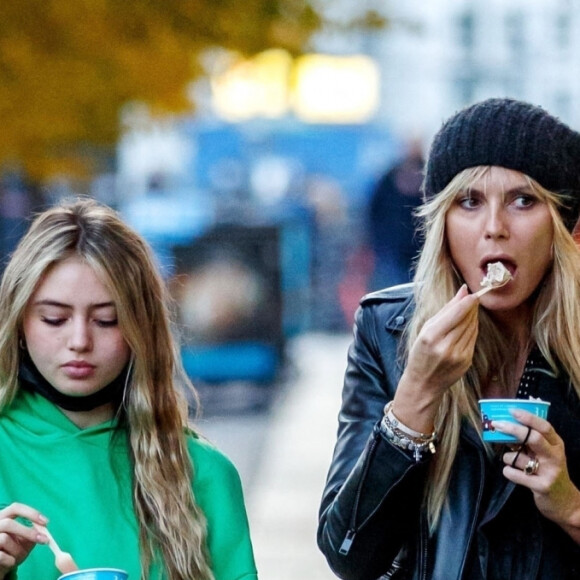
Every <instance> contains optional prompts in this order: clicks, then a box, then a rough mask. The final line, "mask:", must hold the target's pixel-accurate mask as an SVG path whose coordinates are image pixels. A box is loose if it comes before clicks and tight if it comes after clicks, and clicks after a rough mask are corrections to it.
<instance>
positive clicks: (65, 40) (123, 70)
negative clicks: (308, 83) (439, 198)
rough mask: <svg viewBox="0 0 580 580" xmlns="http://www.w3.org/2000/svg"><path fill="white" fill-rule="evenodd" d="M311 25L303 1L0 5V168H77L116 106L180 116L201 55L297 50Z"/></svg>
mask: <svg viewBox="0 0 580 580" xmlns="http://www.w3.org/2000/svg"><path fill="white" fill-rule="evenodd" d="M321 22H322V21H321V17H320V15H319V14H317V12H316V11H315V9H314V8H313V6H312V5H311V4H309V3H308V2H307V0H243V2H241V1H239V0H162V1H161V0H18V1H17V2H10V1H6V2H0V122H1V127H2V129H1V131H0V164H6V163H10V162H16V163H17V164H18V165H19V166H21V167H22V168H23V169H24V170H25V171H26V173H27V174H28V175H30V176H32V177H33V178H34V179H42V178H44V177H46V176H49V175H51V174H54V173H58V172H65V173H67V172H69V173H70V172H72V173H74V172H78V171H81V170H83V169H85V170H86V169H87V167H86V162H87V160H88V159H93V160H94V159H95V158H96V156H95V152H98V151H99V150H100V149H101V148H102V150H107V148H109V147H110V146H111V145H113V144H114V143H115V141H116V140H117V138H118V133H119V112H120V110H121V109H122V107H123V106H124V105H125V104H126V103H129V102H133V101H140V102H145V103H147V104H148V105H149V107H150V108H151V109H152V110H154V111H156V112H164V111H167V112H179V111H184V110H190V109H191V107H192V103H191V102H190V100H189V99H188V96H187V91H186V87H187V86H188V85H189V83H191V81H192V80H193V79H195V78H198V77H199V76H200V75H202V74H203V72H204V71H203V69H202V67H201V65H200V62H201V60H200V56H201V55H203V54H204V53H205V51H207V49H208V48H210V47H224V48H227V49H232V50H236V51H239V52H242V53H245V54H253V53H256V52H258V51H261V50H263V49H266V48H269V47H274V46H277V47H283V48H286V49H288V50H290V51H291V52H294V53H295V52H298V51H300V50H301V49H303V48H304V47H305V46H306V43H307V40H308V38H309V36H310V35H311V34H312V33H313V31H315V30H317V29H318V28H319V27H320V25H321Z"/></svg>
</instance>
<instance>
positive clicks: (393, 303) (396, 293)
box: [360, 282, 416, 332]
mask: <svg viewBox="0 0 580 580" xmlns="http://www.w3.org/2000/svg"><path fill="white" fill-rule="evenodd" d="M415 289H416V284H415V283H412V282H411V283H408V284H399V285H398V286H390V287H389V288H383V289H382V290H377V291H376V292H371V293H369V294H366V295H365V296H363V297H362V298H361V300H360V308H361V310H366V309H376V310H377V312H376V314H375V315H376V316H379V317H380V318H381V319H382V321H384V325H385V328H386V329H387V330H389V331H395V332H396V331H402V330H403V329H404V328H405V326H406V325H407V324H408V323H409V320H410V319H411V316H412V314H413V311H414V309H415V300H414V297H415Z"/></svg>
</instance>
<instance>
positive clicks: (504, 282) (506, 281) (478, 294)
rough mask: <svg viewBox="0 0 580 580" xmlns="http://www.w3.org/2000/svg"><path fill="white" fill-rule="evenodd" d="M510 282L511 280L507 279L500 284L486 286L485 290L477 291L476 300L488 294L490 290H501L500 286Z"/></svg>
mask: <svg viewBox="0 0 580 580" xmlns="http://www.w3.org/2000/svg"><path fill="white" fill-rule="evenodd" d="M510 280H511V278H508V279H507V280H503V281H502V282H495V283H494V284H493V285H492V286H486V287H485V288H482V289H481V290H478V291H477V292H476V293H475V295H476V296H477V297H478V298H481V296H483V295H484V294H485V293H487V292H490V291H491V290H496V289H497V288H501V287H502V286H505V285H506V284H507V283H508V282H509V281H510Z"/></svg>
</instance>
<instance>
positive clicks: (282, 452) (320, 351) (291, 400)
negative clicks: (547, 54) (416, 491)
mask: <svg viewBox="0 0 580 580" xmlns="http://www.w3.org/2000/svg"><path fill="white" fill-rule="evenodd" d="M349 342H350V335H348V334H338V335H326V334H306V335H302V336H300V337H297V338H295V339H293V340H292V341H291V342H290V344H289V345H288V355H289V360H290V365H291V368H292V372H291V379H290V380H289V381H287V383H286V384H284V385H283V386H282V387H281V388H280V390H279V392H277V393H276V394H275V395H274V400H273V402H272V403H271V405H270V409H269V411H268V412H262V413H246V414H234V415H229V416H214V417H208V418H207V419H205V420H202V421H201V422H200V423H199V425H198V426H199V428H200V429H201V431H202V432H203V433H204V434H205V435H206V436H207V437H208V438H209V439H210V440H212V441H213V442H214V443H215V444H216V445H217V446H218V447H219V448H220V449H222V450H223V451H224V452H225V453H226V454H227V455H228V456H229V457H230V458H231V459H232V461H233V462H234V463H235V464H236V466H237V468H238V470H239V472H240V475H241V477H242V482H243V485H244V491H245V495H246V504H247V508H248V516H249V519H250V527H251V532H252V541H253V545H254V552H255V556H256V562H257V566H258V573H259V577H260V580H333V579H335V576H334V574H332V572H331V571H330V569H329V568H328V565H327V564H326V561H325V559H324V557H323V556H322V554H321V553H320V551H319V550H318V547H317V545H316V527H317V516H318V506H319V502H320V497H321V494H322V490H323V487H324V481H325V477H326V472H327V470H328V466H329V463H330V459H331V455H332V449H333V446H334V439H335V435H336V426H337V422H336V421H337V415H338V410H339V406H340V392H341V387H342V380H343V374H344V370H345V368H346V353H347V349H348V344H349Z"/></svg>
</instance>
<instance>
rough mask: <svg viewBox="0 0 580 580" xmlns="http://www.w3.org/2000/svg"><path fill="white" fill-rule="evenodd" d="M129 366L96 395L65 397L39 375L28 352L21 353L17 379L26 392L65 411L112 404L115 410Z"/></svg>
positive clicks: (91, 408) (120, 398)
mask: <svg viewBox="0 0 580 580" xmlns="http://www.w3.org/2000/svg"><path fill="white" fill-rule="evenodd" d="M129 372H130V365H129V364H128V365H127V366H126V367H125V368H124V369H123V371H121V373H120V374H119V376H118V377H117V378H116V379H115V380H114V381H112V382H111V383H109V384H108V385H107V386H105V387H103V388H102V389H100V390H99V391H97V392H96V393H92V394H91V395H86V396H72V395H65V394H64V393H61V392H60V391H58V390H57V389H55V388H54V387H53V386H52V385H51V384H50V383H49V382H48V381H47V380H46V379H45V378H44V377H43V376H42V374H41V373H40V371H39V370H38V369H37V368H36V366H35V364H34V363H33V362H32V359H31V358H30V355H29V354H28V352H24V353H21V360H20V368H19V371H18V379H19V381H20V384H21V386H22V387H23V388H25V389H26V390H27V391H30V392H33V393H38V394H39V395H42V396H43V397H44V398H46V399H48V400H49V401H50V402H51V403H54V404H55V405H57V406H58V407H61V408H62V409H66V410H67V411H92V410H93V409H96V408H97V407H100V406H101V405H106V404H107V403H112V404H113V407H114V408H115V409H117V408H118V407H119V405H120V404H121V401H122V398H123V391H124V389H125V385H126V384H127V381H128V378H129V377H128V375H129Z"/></svg>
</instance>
